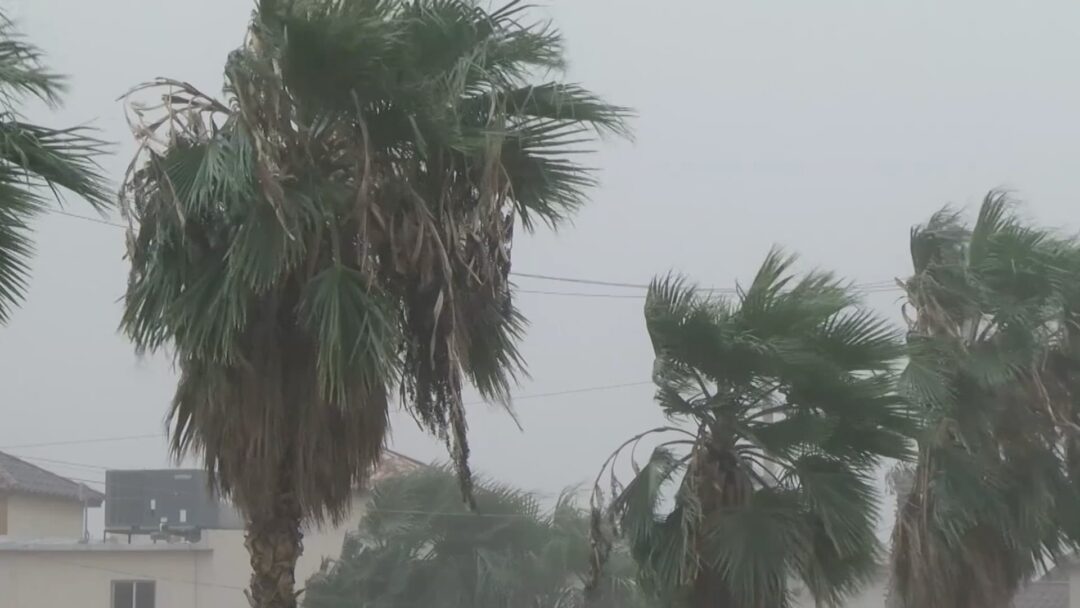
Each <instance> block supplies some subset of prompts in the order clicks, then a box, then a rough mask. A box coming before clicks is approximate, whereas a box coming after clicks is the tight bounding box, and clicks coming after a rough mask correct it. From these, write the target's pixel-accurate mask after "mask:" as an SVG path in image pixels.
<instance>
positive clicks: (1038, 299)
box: [893, 192, 1080, 608]
mask: <svg viewBox="0 0 1080 608" xmlns="http://www.w3.org/2000/svg"><path fill="white" fill-rule="evenodd" d="M1012 206H1013V203H1012V202H1011V201H1010V200H1009V198H1008V197H1007V196H1006V195H1005V194H1003V193H1000V192H991V193H990V194H989V195H987V197H986V199H985V200H984V202H983V204H982V207H981V209H980V211H979V216H978V220H977V221H976V222H975V225H974V227H972V228H970V229H969V228H968V227H967V226H966V225H965V224H964V223H963V221H962V220H961V218H960V217H959V216H958V215H957V213H955V212H954V211H951V210H949V209H945V210H943V211H941V212H938V213H937V214H935V215H934V216H933V217H932V218H930V221H929V222H927V223H926V225H924V226H921V227H918V228H916V229H914V230H913V231H912V234H911V257H912V263H913V265H914V271H915V272H914V275H912V277H911V278H910V279H908V280H907V281H906V282H905V284H904V286H905V288H906V290H907V296H908V301H909V307H910V311H911V312H910V314H909V317H910V318H909V325H910V328H909V333H908V357H909V362H908V365H907V367H906V369H905V371H904V372H903V375H902V383H901V386H902V388H903V391H904V393H905V394H906V395H907V396H908V398H909V399H910V400H911V402H912V403H913V404H914V405H916V406H917V407H918V411H919V412H920V414H921V417H922V419H923V426H924V428H923V430H922V431H921V433H920V435H919V442H918V443H919V446H918V447H919V452H918V462H917V464H916V466H915V467H914V469H913V471H912V474H911V489H910V490H909V491H908V493H907V495H906V498H905V499H904V500H903V501H902V502H901V504H900V507H899V509H898V514H897V523H896V527H895V528H894V532H893V583H894V586H895V592H896V595H897V597H898V599H899V603H900V604H901V605H902V606H905V607H910V608H915V607H918V608H946V607H947V608H975V607H980V608H1005V607H1007V606H1011V605H1012V598H1013V596H1014V595H1015V593H1016V591H1017V589H1018V587H1019V586H1020V585H1021V584H1023V583H1024V582H1025V580H1027V579H1029V578H1030V577H1031V576H1033V575H1035V574H1037V573H1038V572H1039V571H1040V570H1043V569H1044V568H1046V567H1047V566H1049V565H1050V564H1052V562H1053V561H1054V560H1055V559H1056V558H1057V557H1058V556H1060V554H1061V552H1062V551H1063V550H1065V549H1069V548H1076V547H1077V542H1078V541H1080V493H1078V491H1077V490H1078V487H1077V485H1076V483H1074V480H1075V479H1076V477H1075V470H1074V468H1073V466H1072V463H1071V460H1072V458H1071V457H1072V455H1073V454H1075V453H1076V451H1075V446H1076V441H1077V437H1078V436H1077V431H1080V427H1078V426H1077V425H1076V423H1077V421H1078V419H1077V413H1076V410H1075V407H1074V406H1075V395H1076V394H1077V393H1076V391H1075V386H1076V385H1075V380H1074V378H1075V377H1076V376H1077V372H1078V371H1080V364H1078V359H1077V358H1076V353H1077V352H1080V351H1077V350H1076V349H1075V347H1074V346H1073V344H1074V342H1075V331H1076V328H1077V327H1078V326H1077V325H1076V320H1077V317H1076V314H1075V311H1076V310H1077V309H1076V307H1075V305H1076V303H1077V302H1078V300H1077V299H1076V298H1075V296H1076V293H1077V291H1076V290H1077V285H1080V265H1078V264H1077V247H1076V244H1075V243H1074V242H1073V241H1071V240H1068V239H1063V238H1059V237H1055V236H1054V235H1053V234H1052V233H1051V232H1050V231H1047V230H1043V229H1041V228H1036V227H1033V226H1031V225H1030V224H1028V223H1025V222H1023V221H1021V220H1020V219H1018V218H1017V216H1016V214H1015V212H1014V211H1013V209H1012ZM1070 305H1071V310H1070Z"/></svg>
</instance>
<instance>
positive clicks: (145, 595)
mask: <svg viewBox="0 0 1080 608" xmlns="http://www.w3.org/2000/svg"><path fill="white" fill-rule="evenodd" d="M155 587H156V585H155V584H154V581H139V582H138V583H135V608H154V599H155V596H156V595H157V593H156V591H157V589H156V588H155Z"/></svg>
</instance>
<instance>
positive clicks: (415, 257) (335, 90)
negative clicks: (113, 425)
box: [121, 0, 627, 608]
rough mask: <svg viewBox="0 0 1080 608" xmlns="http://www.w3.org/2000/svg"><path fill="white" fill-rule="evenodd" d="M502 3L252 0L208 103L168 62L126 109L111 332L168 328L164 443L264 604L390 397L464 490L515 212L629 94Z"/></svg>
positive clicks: (494, 351)
mask: <svg viewBox="0 0 1080 608" xmlns="http://www.w3.org/2000/svg"><path fill="white" fill-rule="evenodd" d="M525 19H526V14H525V12H524V7H523V6H521V5H519V4H518V3H517V2H514V3H511V4H509V5H507V6H505V7H503V8H500V9H498V10H494V11H486V10H483V9H481V8H479V7H477V6H476V5H475V4H474V3H473V2H472V1H471V0H418V1H404V0H356V1H351V2H342V1H339V0H262V1H261V2H260V3H259V5H258V8H257V10H256V12H255V14H254V18H253V20H252V23H251V27H250V29H249V31H248V35H247V40H246V43H245V44H244V46H243V47H242V48H240V49H238V50H236V51H234V52H233V53H231V54H230V56H229V59H228V61H227V63H226V67H225V97H226V99H225V100H224V101H219V100H216V99H214V98H211V97H210V96H207V95H204V94H203V93H200V92H199V91H197V90H195V89H194V88H193V87H191V86H190V85H188V84H186V83H183V82H180V81H172V80H159V81H155V82H153V83H149V84H148V85H144V86H143V87H140V88H138V89H137V90H136V92H133V95H138V94H139V92H143V93H145V92H146V91H148V90H155V91H160V92H161V93H162V97H161V102H160V103H157V104H154V105H145V104H137V103H133V104H132V105H131V106H130V107H131V120H132V123H133V125H134V127H135V128H134V131H135V134H136V137H137V140H138V142H139V144H140V147H139V151H138V153H137V157H136V158H135V159H134V161H133V163H132V169H131V170H130V172H129V173H128V175H127V176H126V179H125V183H124V188H123V190H122V193H121V206H122V211H123V212H124V213H125V215H126V217H128V218H129V220H130V222H131V224H132V228H131V231H130V236H129V242H130V259H131V273H130V280H129V286H128V291H127V295H126V299H125V314H124V318H123V327H124V330H125V331H126V333H127V334H128V335H129V336H130V338H131V339H132V340H133V341H134V343H135V344H136V346H137V348H138V349H140V350H143V351H147V350H149V351H153V350H157V349H160V348H163V347H166V346H168V347H169V348H170V351H171V352H174V353H175V357H176V361H177V363H178V366H179V369H180V380H179V383H178V386H177V390H176V395H175V398H174V401H173V404H172V408H171V410H170V414H169V416H170V420H171V424H172V427H173V433H172V446H173V449H174V451H175V452H176V453H177V454H183V453H188V452H195V453H198V454H201V455H202V456H203V458H204V460H205V465H206V467H207V469H208V470H209V471H210V472H211V473H212V475H213V478H214V479H215V481H216V482H217V484H218V485H219V486H220V489H221V490H222V491H223V493H225V494H227V495H230V496H231V497H232V498H233V499H234V501H235V502H236V503H237V505H238V506H239V507H240V508H241V510H242V511H243V512H244V514H245V515H246V517H247V521H248V525H247V547H248V549H249V552H250V554H251V561H252V568H253V575H252V580H251V589H250V595H251V601H252V602H253V604H254V605H255V606H259V607H260V608H282V607H292V606H295V605H296V600H295V595H294V590H293V588H294V580H293V578H294V574H293V572H294V565H295V562H296V559H297V557H298V556H299V555H300V553H301V551H302V538H301V532H300V524H301V521H302V520H313V521H319V520H323V519H331V520H337V519H340V517H341V516H342V514H343V512H344V511H345V509H346V508H347V507H348V504H349V497H350V495H351V492H352V488H353V487H354V486H355V485H357V484H362V483H363V482H364V481H365V479H366V477H367V476H368V474H369V472H370V471H371V469H372V467H373V465H374V464H375V463H376V461H377V460H378V458H379V454H380V450H381V449H382V447H383V443H384V440H385V438H386V432H387V416H388V409H389V406H390V403H391V401H392V400H393V399H394V395H395V393H396V394H397V396H398V398H399V399H400V403H401V404H402V405H404V406H406V407H407V408H408V409H409V411H411V412H412V414H413V415H414V416H415V417H416V419H417V420H418V421H419V422H420V423H421V424H422V425H424V426H425V427H426V428H427V429H429V430H430V431H432V432H433V433H435V434H436V435H438V436H439V437H441V438H444V439H445V440H446V441H447V443H448V444H449V445H450V446H451V453H452V459H453V462H454V464H455V466H456V468H457V471H458V476H459V478H460V480H461V485H462V489H463V490H464V495H465V496H466V497H468V496H469V495H470V483H471V482H470V474H469V468H468V454H469V449H468V443H467V441H466V429H467V424H466V418H465V411H464V407H463V404H462V391H463V390H464V387H465V383H466V382H470V383H471V384H472V385H473V386H475V387H476V389H477V390H478V391H479V392H480V394H481V395H482V396H483V397H485V398H486V399H490V400H495V401H499V402H502V403H506V404H508V399H509V395H508V391H509V388H510V386H511V385H512V384H513V383H514V382H515V380H516V378H518V377H519V376H520V374H521V373H522V364H523V362H522V360H521V357H520V355H519V353H518V351H517V346H516V344H517V341H518V339H519V337H520V336H521V333H522V331H523V327H524V322H525V320H524V319H523V318H522V315H521V314H520V313H519V312H518V311H517V309H516V308H515V307H514V302H513V298H512V292H511V285H510V283H509V278H508V275H509V271H510V260H511V245H512V242H513V229H514V224H515V223H516V222H520V223H521V224H522V225H523V226H524V227H525V228H526V229H529V230H531V229H534V228H535V227H536V226H537V224H538V223H544V224H547V225H549V226H558V225H560V224H561V223H563V221H564V220H566V219H567V218H568V217H570V216H571V215H572V214H573V212H574V211H575V209H577V207H579V206H580V205H581V204H583V203H584V202H585V196H584V192H585V190H586V189H587V188H588V187H589V186H591V185H592V184H593V178H592V174H591V172H590V171H589V170H588V169H587V168H586V167H585V166H583V165H581V164H579V162H578V159H580V155H578V154H576V153H579V152H582V151H583V145H587V144H588V143H589V142H591V141H592V140H593V139H594V133H596V132H609V133H617V134H624V133H625V132H626V131H625V127H624V118H625V117H626V115H627V112H626V111H625V110H623V109H622V108H619V107H614V106H611V105H608V104H606V103H604V102H602V101H601V100H600V99H598V98H597V97H595V96H594V95H592V94H590V93H589V92H588V91H586V90H585V89H583V88H581V87H580V86H577V85H573V84H562V83H558V82H544V83H540V84H532V82H531V77H532V76H534V75H536V74H546V73H550V72H553V71H554V72H557V71H558V70H559V68H561V67H562V66H563V52H562V46H561V43H560V37H559V34H558V32H556V31H555V30H553V29H552V28H551V27H550V26H548V25H547V24H544V23H540V24H528V23H527V22H526V21H525Z"/></svg>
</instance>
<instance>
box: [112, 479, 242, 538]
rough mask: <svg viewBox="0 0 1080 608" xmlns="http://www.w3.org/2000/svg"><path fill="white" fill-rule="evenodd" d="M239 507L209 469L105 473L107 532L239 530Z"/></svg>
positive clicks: (196, 534)
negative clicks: (223, 494) (219, 490)
mask: <svg viewBox="0 0 1080 608" xmlns="http://www.w3.org/2000/svg"><path fill="white" fill-rule="evenodd" d="M240 527H242V522H241V521H240V518H239V517H238V516H237V514H236V511H235V510H234V509H233V508H232V506H231V505H229V504H228V503H227V502H225V501H223V500H221V499H220V498H219V497H217V496H216V495H215V494H214V493H213V492H212V491H211V490H210V484H209V482H208V479H207V475H206V471H203V470H201V469H165V470H144V471H107V472H106V473H105V531H106V532H111V533H121V534H129V535H131V534H145V535H172V536H181V537H185V538H189V539H192V540H194V539H197V538H198V537H199V532H200V531H201V530H221V529H237V528H240Z"/></svg>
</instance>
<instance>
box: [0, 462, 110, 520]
mask: <svg viewBox="0 0 1080 608" xmlns="http://www.w3.org/2000/svg"><path fill="white" fill-rule="evenodd" d="M0 492H8V493H12V494H33V495H36V496H49V497H52V498H60V499H65V500H71V501H73V502H79V503H86V504H88V505H90V506H92V507H98V506H101V502H102V501H103V500H105V495H104V494H102V493H101V492H98V491H96V490H93V489H91V488H89V487H87V486H85V485H83V484H81V483H76V482H74V481H72V480H70V479H67V478H66V477H61V476H59V475H57V474H55V473H53V472H51V471H46V470H45V469H43V468H41V467H39V466H36V465H33V464H30V463H29V462H26V461H25V460H22V459H19V458H16V457H14V456H12V455H11V454H6V453H4V452H0Z"/></svg>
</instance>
